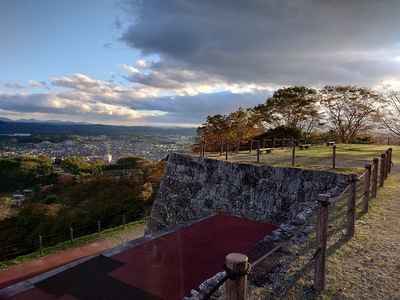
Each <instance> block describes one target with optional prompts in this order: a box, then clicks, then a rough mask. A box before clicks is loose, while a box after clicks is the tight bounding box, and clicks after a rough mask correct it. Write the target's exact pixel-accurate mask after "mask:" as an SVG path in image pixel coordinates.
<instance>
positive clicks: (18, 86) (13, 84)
mask: <svg viewBox="0 0 400 300" xmlns="http://www.w3.org/2000/svg"><path fill="white" fill-rule="evenodd" d="M4 86H5V87H8V88H10V89H16V90H19V89H23V88H25V87H24V86H23V85H22V84H20V83H19V82H8V83H6V84H5V85H4Z"/></svg>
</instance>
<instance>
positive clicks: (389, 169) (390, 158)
mask: <svg viewBox="0 0 400 300" xmlns="http://www.w3.org/2000/svg"><path fill="white" fill-rule="evenodd" d="M388 151H389V161H388V173H390V172H392V154H393V153H392V152H393V149H392V148H389V149H388Z"/></svg>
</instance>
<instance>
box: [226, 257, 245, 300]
mask: <svg viewBox="0 0 400 300" xmlns="http://www.w3.org/2000/svg"><path fill="white" fill-rule="evenodd" d="M226 267H227V269H228V270H227V271H228V272H231V274H233V275H237V276H233V277H234V278H233V279H228V280H227V281H226V283H225V290H226V299H228V300H244V299H246V290H247V275H246V273H247V272H248V270H249V263H248V257H247V256H246V255H244V254H240V253H230V254H228V255H227V256H226ZM238 274H239V275H238Z"/></svg>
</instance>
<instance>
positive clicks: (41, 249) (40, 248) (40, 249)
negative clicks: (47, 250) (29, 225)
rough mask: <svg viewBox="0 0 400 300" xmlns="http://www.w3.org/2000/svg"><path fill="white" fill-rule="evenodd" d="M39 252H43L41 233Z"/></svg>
mask: <svg viewBox="0 0 400 300" xmlns="http://www.w3.org/2000/svg"><path fill="white" fill-rule="evenodd" d="M39 253H40V255H42V254H43V238H42V236H41V235H39Z"/></svg>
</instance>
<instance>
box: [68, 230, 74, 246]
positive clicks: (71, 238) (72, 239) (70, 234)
mask: <svg viewBox="0 0 400 300" xmlns="http://www.w3.org/2000/svg"><path fill="white" fill-rule="evenodd" d="M69 239H70V241H71V243H73V242H74V229H73V228H72V227H71V228H70V229H69Z"/></svg>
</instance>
